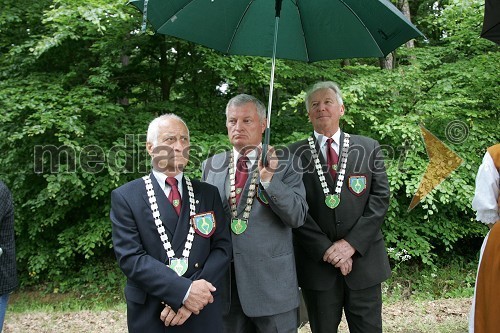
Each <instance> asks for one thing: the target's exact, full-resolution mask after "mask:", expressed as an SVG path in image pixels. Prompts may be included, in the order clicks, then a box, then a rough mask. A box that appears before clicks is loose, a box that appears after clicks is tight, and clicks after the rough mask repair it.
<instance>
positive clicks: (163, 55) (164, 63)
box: [158, 36, 172, 101]
mask: <svg viewBox="0 0 500 333" xmlns="http://www.w3.org/2000/svg"><path fill="white" fill-rule="evenodd" d="M166 38H167V37H166V36H160V41H159V45H158V46H159V49H160V59H159V60H158V62H159V67H160V89H161V100H162V101H168V100H169V98H170V89H171V88H172V86H171V84H170V80H169V79H168V59H167V41H166V40H165V39H166Z"/></svg>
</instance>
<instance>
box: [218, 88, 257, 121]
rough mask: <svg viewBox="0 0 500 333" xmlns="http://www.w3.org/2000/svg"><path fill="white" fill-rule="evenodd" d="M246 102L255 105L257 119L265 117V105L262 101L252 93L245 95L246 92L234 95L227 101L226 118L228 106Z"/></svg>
mask: <svg viewBox="0 0 500 333" xmlns="http://www.w3.org/2000/svg"><path fill="white" fill-rule="evenodd" d="M247 103H253V104H255V106H256V107H257V114H258V115H259V119H260V120H261V121H263V120H264V119H266V106H265V105H264V103H262V102H261V101H259V100H258V99H257V98H256V97H254V96H252V95H247V94H239V95H236V96H234V97H233V98H231V99H230V100H229V102H227V105H226V119H227V115H228V114H229V108H230V107H233V106H242V105H245V104H247Z"/></svg>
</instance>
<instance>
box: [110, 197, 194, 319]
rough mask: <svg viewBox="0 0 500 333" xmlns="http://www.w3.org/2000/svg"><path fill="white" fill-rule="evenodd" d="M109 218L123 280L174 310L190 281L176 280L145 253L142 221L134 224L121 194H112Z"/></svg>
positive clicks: (177, 306)
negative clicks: (140, 226) (140, 230)
mask: <svg viewBox="0 0 500 333" xmlns="http://www.w3.org/2000/svg"><path fill="white" fill-rule="evenodd" d="M132 200H133V199H132ZM136 200H137V198H136ZM140 200H142V198H141V199H140ZM110 218H111V222H112V239H113V246H114V250H115V255H116V258H117V260H118V265H119V266H120V268H121V270H122V271H123V273H124V274H125V276H127V278H128V279H129V280H130V281H132V282H133V283H134V284H136V285H137V286H138V287H140V288H141V289H142V290H144V291H145V292H147V293H148V294H151V295H153V296H155V297H158V298H159V299H160V300H162V301H164V302H165V303H167V304H169V305H170V306H172V307H173V308H174V309H175V310H177V309H178V308H179V307H181V305H182V301H183V299H184V296H185V295H186V292H187V291H188V289H189V287H190V285H191V280H189V279H187V278H184V277H181V276H178V275H177V274H176V273H175V272H174V271H173V270H171V269H169V268H168V267H167V266H166V265H165V263H163V262H161V261H160V260H158V259H156V258H154V257H152V256H151V255H149V254H148V253H147V252H146V251H145V249H144V247H143V245H142V241H143V240H142V239H141V236H140V234H139V231H138V227H137V223H140V222H141V221H137V219H136V216H135V215H134V213H133V211H132V209H131V207H130V205H129V202H128V201H127V199H126V198H125V196H124V193H122V192H120V191H117V190H115V191H113V192H112V193H111V214H110Z"/></svg>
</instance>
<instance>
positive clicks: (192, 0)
mask: <svg viewBox="0 0 500 333" xmlns="http://www.w3.org/2000/svg"><path fill="white" fill-rule="evenodd" d="M194 1H195V0H189V1H188V2H186V4H185V5H184V6H182V8H179V10H177V11H176V12H175V13H173V14H172V15H170V17H169V18H168V20H165V23H163V24H162V25H161V26H160V27H159V28H158V29H156V31H158V30H160V29H161V28H163V27H164V26H165V25H166V24H167V23H168V21H170V20H171V19H172V17H174V16H176V15H177V14H179V13H180V12H181V11H183V10H184V9H185V8H186V7H187V6H189V5H190V4H191V3H192V2H194Z"/></svg>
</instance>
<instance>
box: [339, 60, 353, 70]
mask: <svg viewBox="0 0 500 333" xmlns="http://www.w3.org/2000/svg"><path fill="white" fill-rule="evenodd" d="M350 65H351V61H350V60H349V59H342V61H341V62H340V67H342V68H344V67H347V66H350Z"/></svg>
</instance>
